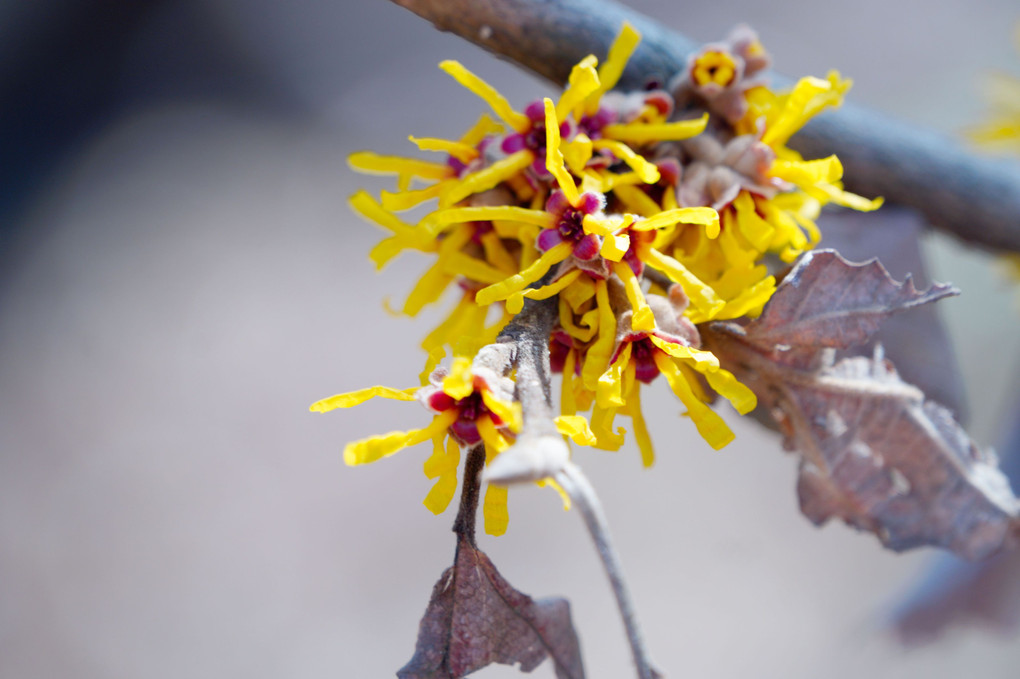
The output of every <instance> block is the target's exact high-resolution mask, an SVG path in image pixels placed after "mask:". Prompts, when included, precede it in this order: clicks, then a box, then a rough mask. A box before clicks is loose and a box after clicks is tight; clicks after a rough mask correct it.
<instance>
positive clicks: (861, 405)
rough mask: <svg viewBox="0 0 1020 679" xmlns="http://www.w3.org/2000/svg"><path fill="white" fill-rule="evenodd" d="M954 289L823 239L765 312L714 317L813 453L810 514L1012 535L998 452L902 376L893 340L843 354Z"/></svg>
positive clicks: (975, 549) (807, 474) (712, 332)
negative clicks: (839, 353) (826, 247)
mask: <svg viewBox="0 0 1020 679" xmlns="http://www.w3.org/2000/svg"><path fill="white" fill-rule="evenodd" d="M869 287H870V288H871V289H872V290H873V293H872V294H873V295H874V301H872V302H868V300H867V298H866V290H867V289H868V288H869ZM947 290H948V288H947V287H945V286H936V287H933V288H932V290H929V291H928V292H924V293H919V292H917V291H916V290H915V289H914V288H913V285H911V284H910V283H909V282H906V283H903V284H897V283H896V282H895V281H892V280H891V279H890V278H889V277H888V274H886V273H885V270H884V269H882V268H881V265H879V264H877V262H874V261H872V262H869V263H866V264H859V265H856V264H850V263H849V262H846V261H845V260H843V259H842V258H841V257H839V256H838V255H836V254H835V253H831V252H830V253H824V252H820V253H814V255H813V256H811V257H808V258H807V261H806V263H805V262H804V261H802V262H800V263H798V265H797V266H796V267H795V268H794V270H793V272H792V273H791V275H789V276H787V278H786V279H784V281H783V282H782V283H781V284H780V285H779V287H778V288H777V290H776V293H775V295H774V296H773V298H772V300H770V302H769V304H768V305H767V306H766V308H765V311H764V312H763V313H762V315H761V317H760V318H759V319H758V320H757V321H753V322H751V323H748V324H747V325H745V326H741V325H738V324H736V323H732V322H720V323H710V324H707V325H706V326H704V327H703V328H701V330H702V339H703V341H704V343H705V346H706V348H708V349H710V350H711V351H712V352H713V353H715V354H716V355H717V356H718V357H719V360H720V363H721V364H722V365H723V367H725V368H726V369H728V370H730V371H731V372H733V373H734V374H735V375H736V377H737V378H738V379H740V380H741V381H742V382H744V383H745V384H746V385H747V386H748V387H750V388H751V389H752V390H753V391H754V392H755V394H756V395H757V396H758V400H759V403H760V404H761V405H763V406H765V407H766V408H767V409H768V411H769V413H770V414H771V415H772V416H773V417H774V418H775V420H776V421H777V423H778V424H779V426H780V430H781V431H782V432H783V434H784V435H785V438H786V441H785V443H786V445H787V447H788V448H792V449H795V450H796V451H797V452H798V453H800V456H801V464H800V476H799V479H798V496H799V499H800V505H801V511H802V512H804V514H805V515H806V516H807V517H808V518H809V519H811V520H812V521H813V522H815V523H816V524H821V523H824V522H825V521H827V520H828V519H830V518H832V517H838V518H841V519H843V520H844V521H845V522H847V523H848V524H850V525H852V526H855V527H857V528H859V529H862V530H867V531H871V532H873V533H875V534H876V535H877V536H878V537H879V539H880V540H881V541H882V542H883V544H885V545H886V546H887V547H889V548H891V549H894V550H905V549H910V548H912V547H917V546H920V545H936V546H941V547H945V548H948V549H950V550H952V551H954V552H956V553H957V554H959V555H961V556H964V557H966V558H971V559H977V558H982V557H984V556H987V555H989V554H991V553H993V552H995V551H997V550H998V549H1000V548H1001V547H1002V546H1003V545H1004V544H1006V543H1008V542H1011V541H1012V539H1013V537H1012V536H1013V533H1014V531H1015V530H1016V529H1015V525H1016V522H1017V516H1018V514H1020V505H1018V501H1017V500H1016V498H1015V497H1014V496H1013V493H1012V491H1011V490H1010V488H1009V482H1008V480H1007V479H1006V477H1005V476H1004V475H1003V474H1002V473H1001V472H1000V471H999V468H998V462H997V460H996V459H995V456H994V455H993V454H992V453H984V452H982V451H980V450H979V449H978V448H977V447H976V446H975V445H974V443H973V442H972V441H971V440H970V438H969V437H968V436H967V434H966V432H964V430H963V429H962V428H961V427H960V426H959V425H958V424H957V423H956V421H955V420H954V419H953V416H952V414H951V413H950V412H949V411H948V410H946V409H945V408H943V407H942V406H940V405H938V404H936V403H934V402H931V401H927V400H926V399H925V396H924V394H923V393H922V392H921V391H920V390H919V389H917V388H916V387H914V386H912V385H910V384H907V383H906V382H904V381H903V380H901V379H900V377H899V376H898V375H897V373H896V370H895V368H894V367H893V366H892V364H891V363H890V362H889V361H887V360H885V359H884V357H883V356H882V354H881V349H880V348H879V349H878V350H877V351H876V355H875V356H874V357H872V358H866V357H853V358H845V359H843V360H841V361H838V362H836V361H835V358H834V357H835V349H836V348H846V347H848V346H850V345H851V344H852V343H854V342H859V341H864V340H865V339H867V337H868V336H869V335H870V333H872V332H873V331H874V329H875V328H876V327H877V323H878V321H879V320H880V319H881V318H883V317H885V316H887V315H889V314H890V313H892V312H894V311H897V310H899V309H904V308H909V307H910V306H914V305H916V304H920V303H924V302H928V301H932V300H934V299H938V298H939V297H942V296H944V295H945V294H949V292H947ZM933 291H935V292H933ZM774 303H775V306H773V304H774ZM786 320H789V323H786V322H785V321H786ZM919 341H920V340H919Z"/></svg>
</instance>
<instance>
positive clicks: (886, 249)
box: [818, 205, 968, 425]
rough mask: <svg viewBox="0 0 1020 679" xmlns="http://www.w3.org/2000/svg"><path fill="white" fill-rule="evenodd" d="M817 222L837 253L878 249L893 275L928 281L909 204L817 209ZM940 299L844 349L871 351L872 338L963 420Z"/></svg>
mask: <svg viewBox="0 0 1020 679" xmlns="http://www.w3.org/2000/svg"><path fill="white" fill-rule="evenodd" d="M818 226H819V228H821V230H822V233H824V234H825V244H826V247H829V248H832V249H833V250H836V251H837V252H839V253H840V254H841V255H842V256H843V257H845V258H846V259H848V260H850V261H852V262H860V261H864V260H867V259H869V258H871V257H873V256H874V255H875V253H876V252H880V253H882V266H884V267H885V268H886V270H887V271H888V272H889V273H890V274H891V275H892V276H893V277H895V278H897V279H899V278H904V277H905V276H906V274H908V273H910V274H913V278H914V284H915V285H917V286H922V285H924V286H928V285H930V281H931V277H930V276H929V275H928V273H927V269H928V267H927V264H926V257H925V254H924V253H923V252H922V251H921V239H922V238H924V237H925V235H926V234H927V233H928V225H927V224H926V223H925V222H924V220H923V219H922V218H921V216H920V215H918V214H917V213H916V212H915V211H913V210H908V209H906V208H903V207H900V206H898V205H885V206H883V207H882V209H881V210H879V211H878V212H869V213H863V212H855V211H854V210H838V211H833V212H831V213H823V214H822V216H821V217H820V219H819V220H818ZM939 307H940V305H936V304H929V305H925V306H923V307H915V308H913V309H911V311H910V313H909V314H895V315H894V316H892V317H891V318H888V319H886V320H885V321H883V322H882V325H881V327H880V328H879V329H878V332H877V333H875V334H874V335H873V336H872V337H871V339H870V340H869V341H868V343H867V345H865V346H861V347H855V348H854V349H852V350H850V351H851V352H852V353H853V354H854V355H858V356H865V355H871V353H872V352H873V350H874V347H875V345H876V344H881V345H882V346H883V347H884V349H885V355H886V357H887V358H888V359H889V360H891V361H892V362H893V363H894V364H895V365H896V371H897V372H898V373H899V374H900V377H902V378H903V379H904V380H905V381H906V382H909V383H910V384H914V385H917V386H918V387H920V388H921V391H923V392H924V393H925V396H927V397H928V398H930V399H932V400H934V401H938V402H939V403H941V404H942V405H944V406H946V407H947V408H949V409H950V410H952V411H953V413H954V414H955V415H956V419H957V421H959V422H960V423H961V424H964V425H965V424H966V423H967V415H968V408H967V399H966V395H965V393H964V387H963V375H962V373H961V372H960V365H959V360H958V359H957V355H956V352H955V350H954V349H953V345H952V342H951V341H950V339H949V333H948V330H947V328H946V324H945V323H944V322H943V321H942V317H941V314H940V313H939V312H940V311H941V309H940V308H939Z"/></svg>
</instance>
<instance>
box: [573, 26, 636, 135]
mask: <svg viewBox="0 0 1020 679" xmlns="http://www.w3.org/2000/svg"><path fill="white" fill-rule="evenodd" d="M639 42H641V34H640V33H638V32H637V30H636V29H635V28H634V27H633V26H632V25H631V24H630V23H629V22H627V21H625V22H623V26H622V27H621V28H620V33H619V35H617V36H616V39H615V40H613V44H612V45H610V46H609V54H608V55H607V56H606V60H605V62H603V64H602V66H600V67H599V81H600V85H599V89H598V90H597V91H596V92H595V93H594V94H593V95H592V96H590V97H589V98H588V100H587V101H585V112H586V113H588V114H589V115H593V114H595V113H596V112H598V109H599V99H600V98H601V96H602V95H603V94H604V93H606V92H608V91H609V90H611V89H613V88H614V87H616V83H618V82H619V81H620V76H622V75H623V69H624V68H625V67H626V66H627V61H628V60H629V59H630V55H631V54H633V53H634V49H635V48H636V47H637V45H638V43H639Z"/></svg>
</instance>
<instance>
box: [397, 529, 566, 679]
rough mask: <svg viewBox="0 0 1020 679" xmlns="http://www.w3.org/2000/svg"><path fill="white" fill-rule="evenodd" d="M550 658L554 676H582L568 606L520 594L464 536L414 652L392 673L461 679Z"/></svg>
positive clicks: (414, 678) (415, 678) (527, 667)
mask: <svg viewBox="0 0 1020 679" xmlns="http://www.w3.org/2000/svg"><path fill="white" fill-rule="evenodd" d="M547 656H548V657H550V658H552V661H553V663H554V664H555V668H556V676H557V677H558V678H559V679H584V666H583V664H582V662H581V648H580V643H579V642H578V639H577V633H576V632H575V631H574V626H573V623H572V622H571V620H570V604H569V603H568V602H567V600H566V599H559V598H554V599H542V600H539V601H535V600H533V599H532V598H531V597H529V596H527V595H526V594H522V593H521V592H518V591H517V590H516V589H514V588H513V587H511V586H510V584H509V583H508V582H507V581H506V580H504V579H503V576H501V575H500V574H499V571H497V570H496V567H495V566H493V565H492V562H491V561H490V560H489V557H487V556H486V555H485V553H483V552H482V551H481V550H479V549H477V548H476V547H474V546H473V545H471V544H470V543H469V542H468V540H467V539H465V538H463V537H461V538H460V539H459V541H458V544H457V557H456V560H455V562H454V565H453V566H452V567H450V568H448V569H446V571H444V572H443V575H442V576H441V577H440V578H439V581H438V582H437V583H436V585H435V587H434V588H433V589H432V598H431V599H430V600H429V605H428V608H427V609H426V610H425V616H424V617H423V618H422V620H421V623H420V625H419V628H418V642H417V645H416V647H415V652H414V657H412V658H411V660H410V662H408V663H407V665H405V666H404V667H403V668H402V669H400V671H398V672H397V676H398V677H400V679H458V678H459V677H463V676H466V675H468V674H470V673H471V672H474V671H476V670H479V669H481V668H483V667H485V666H486V665H489V664H492V663H501V664H505V665H513V664H515V663H520V669H521V671H523V672H530V671H531V670H533V669H535V668H536V667H538V666H539V665H540V664H541V663H542V661H543V660H545V658H546V657H547Z"/></svg>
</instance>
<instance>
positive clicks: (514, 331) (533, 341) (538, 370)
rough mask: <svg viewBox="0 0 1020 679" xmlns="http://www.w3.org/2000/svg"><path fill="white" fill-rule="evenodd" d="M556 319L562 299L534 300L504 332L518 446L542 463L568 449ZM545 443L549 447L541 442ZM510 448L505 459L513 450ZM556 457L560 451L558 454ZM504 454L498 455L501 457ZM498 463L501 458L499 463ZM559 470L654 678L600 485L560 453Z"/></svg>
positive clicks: (641, 670) (639, 661) (645, 669)
mask: <svg viewBox="0 0 1020 679" xmlns="http://www.w3.org/2000/svg"><path fill="white" fill-rule="evenodd" d="M555 322H556V300H555V299H549V300H543V301H537V302H536V301H532V300H528V302H527V303H526V306H525V308H524V310H523V311H522V312H521V313H520V314H518V315H517V316H516V317H515V318H514V319H513V321H511V322H510V324H508V325H507V327H506V328H505V329H504V330H503V332H502V333H500V336H499V341H500V342H512V343H514V345H515V346H516V349H517V351H516V356H515V363H516V366H517V398H518V399H519V400H520V401H521V406H522V408H523V411H524V426H523V430H522V432H521V436H520V437H519V438H518V442H517V444H515V446H514V447H515V448H516V449H517V450H518V451H520V452H519V455H521V456H522V457H524V458H525V459H527V458H528V457H530V454H531V453H533V452H538V457H539V458H540V459H541V460H542V461H552V460H549V459H548V458H549V457H550V454H549V452H548V451H549V448H550V446H551V444H553V443H555V444H556V445H557V446H559V447H561V448H562V449H563V451H564V452H566V445H565V444H564V442H563V438H562V437H561V436H560V434H559V433H558V432H557V430H556V425H555V423H554V421H553V407H552V392H551V381H552V380H551V374H550V373H551V371H550V369H549V335H550V333H551V332H552V328H553V325H554V323H555ZM540 441H541V442H545V445H542V444H540V443H539V442H540ZM512 450H513V449H511V450H507V451H506V452H505V453H503V455H501V456H500V457H503V456H506V455H510V454H512ZM554 455H555V454H554ZM498 460H499V458H497V461H498ZM493 464H494V465H495V462H494V463H493ZM555 467H556V468H555V470H554V471H553V470H551V469H550V468H549V467H546V468H545V469H544V470H543V471H541V472H539V473H540V474H545V473H546V472H551V473H553V474H554V476H555V479H556V481H557V483H559V484H560V485H561V486H562V487H563V489H564V490H565V491H566V492H567V494H568V495H569V496H570V498H571V500H572V501H573V502H574V504H575V505H576V506H577V507H578V509H579V510H580V512H581V515H582V516H583V517H584V523H585V526H587V528H588V532H589V534H591V537H592V540H593V541H594V542H595V547H596V549H597V551H598V554H599V558H600V559H601V560H602V565H603V566H604V567H605V569H606V575H607V576H608V577H609V583H610V585H611V586H612V588H613V594H615V595H616V603H617V606H618V607H619V609H620V617H621V618H622V619H623V625H624V627H625V628H626V630H627V639H628V641H629V642H630V647H631V651H632V653H633V655H634V664H635V665H636V666H637V671H638V677H639V679H654V677H655V676H656V675H655V674H654V673H653V671H652V667H651V662H650V661H649V659H648V652H647V650H646V649H645V645H644V641H643V639H642V637H641V632H640V630H639V628H638V624H637V618H636V617H635V614H634V605H633V603H632V601H631V598H630V594H629V591H628V589H627V585H626V583H625V582H624V579H623V571H622V569H621V567H620V558H619V556H618V555H617V553H616V549H615V548H614V547H613V543H612V540H611V538H610V536H609V524H608V522H607V521H606V516H605V513H604V512H603V511H602V505H601V503H600V502H599V499H598V496H597V495H596V494H595V489H594V488H593V487H592V485H591V484H590V483H589V482H588V479H587V478H586V477H585V476H584V474H583V473H582V472H581V469H580V467H578V466H577V465H575V464H574V463H573V462H571V461H570V460H569V459H567V457H565V456H564V457H562V458H560V457H559V456H558V455H556V459H555Z"/></svg>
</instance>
